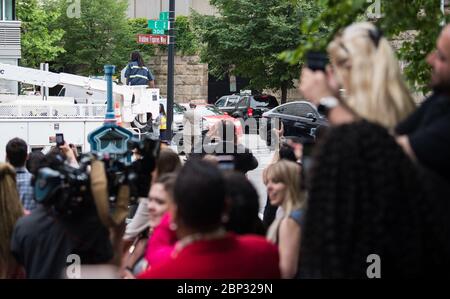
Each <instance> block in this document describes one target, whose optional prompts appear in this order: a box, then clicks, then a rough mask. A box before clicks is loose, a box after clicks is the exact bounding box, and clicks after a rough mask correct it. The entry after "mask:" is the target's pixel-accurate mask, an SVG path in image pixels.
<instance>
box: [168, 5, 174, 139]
mask: <svg viewBox="0 0 450 299" xmlns="http://www.w3.org/2000/svg"><path fill="white" fill-rule="evenodd" d="M169 1H170V2H169V24H170V29H169V53H168V59H167V62H168V63H167V129H166V132H167V138H168V140H169V141H172V123H173V102H174V64H175V61H174V60H175V57H174V55H175V30H174V26H175V0H169Z"/></svg>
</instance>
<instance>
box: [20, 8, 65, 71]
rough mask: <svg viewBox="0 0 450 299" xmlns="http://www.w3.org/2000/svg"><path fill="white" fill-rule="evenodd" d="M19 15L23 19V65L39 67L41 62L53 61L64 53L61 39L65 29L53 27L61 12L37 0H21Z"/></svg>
mask: <svg viewBox="0 0 450 299" xmlns="http://www.w3.org/2000/svg"><path fill="white" fill-rule="evenodd" d="M16 5H17V17H18V19H19V20H20V21H22V59H21V64H22V65H23V66H27V67H32V68H37V67H39V65H40V63H41V62H50V61H53V60H54V59H55V58H56V57H58V55H60V54H61V53H64V51H65V50H64V48H63V47H61V45H60V40H61V38H62V37H63V36H64V30H63V29H57V28H51V26H49V25H50V24H54V23H55V22H56V21H57V19H58V18H59V16H60V14H59V13H58V12H57V11H48V10H46V9H44V8H43V7H42V5H41V4H40V3H38V1H37V0H19V1H17V3H16Z"/></svg>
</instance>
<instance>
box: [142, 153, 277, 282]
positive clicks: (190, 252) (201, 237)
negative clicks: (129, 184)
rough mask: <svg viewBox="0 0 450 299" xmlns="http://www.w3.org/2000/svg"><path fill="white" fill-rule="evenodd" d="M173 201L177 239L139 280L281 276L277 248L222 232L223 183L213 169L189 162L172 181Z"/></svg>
mask: <svg viewBox="0 0 450 299" xmlns="http://www.w3.org/2000/svg"><path fill="white" fill-rule="evenodd" d="M174 201H175V202H174V205H173V206H172V207H171V208H170V212H171V214H172V217H171V222H172V223H171V224H170V226H171V228H172V229H174V230H175V231H176V234H177V237H178V240H179V241H178V242H177V243H176V245H175V248H174V250H173V252H172V256H171V258H170V259H168V260H167V261H166V262H164V263H161V264H158V265H156V266H155V267H152V268H150V269H149V270H148V271H146V272H144V273H142V274H141V275H140V276H139V278H143V279H145V278H158V279H273V278H280V270H279V268H278V262H279V257H278V250H277V248H276V246H274V245H272V244H270V243H269V242H268V241H266V240H265V239H264V238H263V237H261V236H256V235H246V236H237V235H235V234H233V233H227V232H226V230H225V228H224V226H223V224H222V219H224V215H225V213H226V201H225V180H224V178H223V176H222V173H221V172H220V171H219V169H217V167H215V166H214V165H212V164H210V163H208V162H205V161H199V160H193V161H188V162H187V163H186V165H185V166H184V168H183V169H182V170H181V172H180V174H179V175H178V178H177V181H176V183H175V190H174Z"/></svg>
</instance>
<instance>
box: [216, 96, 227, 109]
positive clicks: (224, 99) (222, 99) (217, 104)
mask: <svg viewBox="0 0 450 299" xmlns="http://www.w3.org/2000/svg"><path fill="white" fill-rule="evenodd" d="M226 101H227V97H221V98H220V99H219V100H217V102H216V106H217V107H223V106H225V102H226Z"/></svg>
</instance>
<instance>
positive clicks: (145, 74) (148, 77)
mask: <svg viewBox="0 0 450 299" xmlns="http://www.w3.org/2000/svg"><path fill="white" fill-rule="evenodd" d="M125 78H126V85H132V86H135V85H148V86H149V87H151V88H155V78H154V77H153V74H152V72H151V71H150V70H149V69H148V68H147V67H146V66H145V64H144V59H143V58H142V56H141V54H140V53H139V52H138V51H133V52H131V56H130V62H129V63H128V66H127V69H126V71H125Z"/></svg>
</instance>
